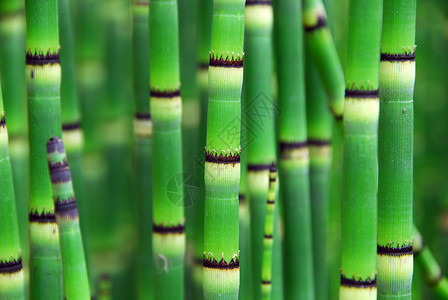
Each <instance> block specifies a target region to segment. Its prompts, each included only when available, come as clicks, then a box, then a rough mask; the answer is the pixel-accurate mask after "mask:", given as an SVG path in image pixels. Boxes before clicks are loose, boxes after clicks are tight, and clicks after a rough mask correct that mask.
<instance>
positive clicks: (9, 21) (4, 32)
mask: <svg viewBox="0 0 448 300" xmlns="http://www.w3.org/2000/svg"><path fill="white" fill-rule="evenodd" d="M25 42H26V38H25V12H24V1H21V0H9V1H1V3H0V44H1V47H0V69H1V70H2V84H3V96H4V105H5V111H6V114H7V115H8V132H9V148H10V149H11V152H10V159H11V167H12V170H13V172H12V175H13V181H14V194H15V198H16V205H17V213H18V222H19V232H20V245H21V246H22V265H23V269H24V273H25V274H24V276H25V298H28V280H27V279H28V275H29V272H28V260H29V247H28V201H29V149H28V136H27V135H28V126H27V120H26V83H25V73H24V72H23V70H24V69H25V57H24V56H23V49H24V48H25Z"/></svg>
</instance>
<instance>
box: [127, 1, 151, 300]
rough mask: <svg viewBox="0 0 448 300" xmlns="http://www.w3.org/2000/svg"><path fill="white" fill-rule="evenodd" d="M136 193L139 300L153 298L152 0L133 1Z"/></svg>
mask: <svg viewBox="0 0 448 300" xmlns="http://www.w3.org/2000/svg"><path fill="white" fill-rule="evenodd" d="M132 13H133V18H132V22H133V26H132V28H133V34H132V42H133V63H134V78H133V79H134V81H133V82H134V96H135V118H134V156H133V182H134V196H135V200H136V203H137V209H138V213H137V215H138V229H139V230H138V257H137V259H136V266H135V268H137V270H136V271H137V283H136V285H137V299H142V300H143V299H152V298H153V258H152V238H151V232H152V230H151V225H152V224H151V219H152V171H151V169H152V147H153V145H152V121H151V115H150V113H149V101H148V99H149V90H148V82H149V56H148V53H149V1H148V0H146V1H141V0H134V1H133V2H132Z"/></svg>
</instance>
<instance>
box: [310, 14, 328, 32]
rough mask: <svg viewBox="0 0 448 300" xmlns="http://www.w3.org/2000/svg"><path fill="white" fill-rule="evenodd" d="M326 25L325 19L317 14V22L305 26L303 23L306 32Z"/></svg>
mask: <svg viewBox="0 0 448 300" xmlns="http://www.w3.org/2000/svg"><path fill="white" fill-rule="evenodd" d="M324 27H327V20H326V19H325V17H324V16H322V15H319V16H318V17H317V23H316V24H314V25H311V26H307V25H305V31H306V32H313V31H314V30H318V29H321V28H324Z"/></svg>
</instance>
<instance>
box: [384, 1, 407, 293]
mask: <svg viewBox="0 0 448 300" xmlns="http://www.w3.org/2000/svg"><path fill="white" fill-rule="evenodd" d="M415 19H416V1H415V0H414V1H401V0H387V1H385V2H384V15H383V20H384V23H383V24H384V26H383V38H382V46H381V63H380V86H381V89H380V99H381V105H380V122H379V131H378V132H379V146H378V151H379V152H378V154H379V156H378V159H379V191H378V298H379V299H411V298H412V293H411V289H412V274H413V255H412V243H413V228H412V226H413V219H412V210H413V208H412V207H413V146H414V102H413V96H414V83H415Z"/></svg>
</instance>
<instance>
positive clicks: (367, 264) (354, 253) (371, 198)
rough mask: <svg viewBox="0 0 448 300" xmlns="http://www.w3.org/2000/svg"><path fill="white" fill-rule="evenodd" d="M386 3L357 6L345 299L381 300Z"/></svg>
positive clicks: (350, 64) (348, 106)
mask: <svg viewBox="0 0 448 300" xmlns="http://www.w3.org/2000/svg"><path fill="white" fill-rule="evenodd" d="M381 13H382V1H381V0H373V1H368V2H366V1H363V0H352V1H351V3H350V20H349V33H348V42H349V44H348V55H347V69H346V77H345V80H346V91H345V110H344V129H345V136H344V157H343V163H344V171H343V178H344V183H343V195H344V198H343V203H342V220H343V222H342V266H341V283H340V299H341V300H344V299H376V241H377V192H378V179H377V178H378V160H377V147H378V144H377V142H378V138H377V130H378V129H377V128H378V114H379V99H378V80H379V76H378V73H379V68H378V61H379V54H380V49H379V46H380V37H381Z"/></svg>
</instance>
